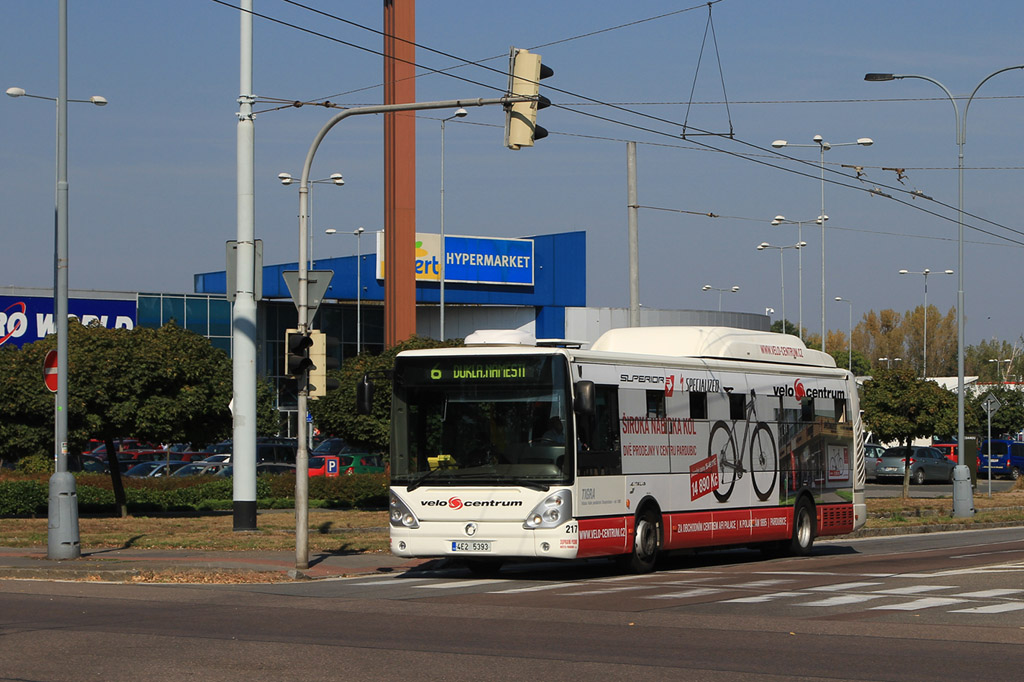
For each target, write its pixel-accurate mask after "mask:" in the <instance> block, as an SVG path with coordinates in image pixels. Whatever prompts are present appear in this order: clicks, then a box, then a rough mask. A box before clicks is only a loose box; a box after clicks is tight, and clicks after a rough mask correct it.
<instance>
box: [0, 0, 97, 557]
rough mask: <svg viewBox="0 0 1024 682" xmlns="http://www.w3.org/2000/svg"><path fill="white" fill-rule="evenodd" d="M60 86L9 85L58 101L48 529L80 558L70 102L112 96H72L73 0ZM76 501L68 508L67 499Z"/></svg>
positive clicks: (51, 550)
mask: <svg viewBox="0 0 1024 682" xmlns="http://www.w3.org/2000/svg"><path fill="white" fill-rule="evenodd" d="M59 14H60V20H59V31H58V32H59V37H58V43H59V45H58V52H59V55H58V57H59V64H58V72H59V73H58V76H59V78H58V81H59V82H58V86H57V92H58V96H57V97H44V96H42V95H32V94H29V93H27V92H25V88H19V87H12V88H7V91H6V92H7V95H8V97H31V98H32V99H45V100H48V101H50V102H54V103H55V104H56V107H57V133H56V147H57V154H56V156H57V168H56V191H55V194H56V197H55V210H54V259H53V316H54V317H55V318H56V319H55V320H54V324H55V327H56V332H57V394H56V399H55V400H54V418H53V422H54V429H53V432H54V457H55V459H56V466H55V467H54V474H53V476H51V477H50V499H51V500H58V501H59V503H58V504H56V505H54V504H51V505H50V507H49V510H48V515H49V525H48V527H49V528H50V530H51V531H52V532H48V533H47V558H49V559H77V558H78V557H80V556H81V555H82V549H81V544H80V536H79V532H78V503H77V499H78V498H77V493H76V487H77V486H76V483H75V479H74V477H73V476H72V475H71V474H70V473H69V472H68V114H67V105H66V104H65V105H64V106H61V105H62V103H65V102H84V103H87V104H95V105H96V106H99V107H102V106H105V105H106V104H107V99H106V98H105V97H101V96H99V95H93V96H92V97H90V98H89V99H68V80H67V3H66V2H62V3H60V7H59ZM68 500H71V501H72V502H70V505H71V507H70V508H64V507H63V506H62V504H63V502H61V501H68Z"/></svg>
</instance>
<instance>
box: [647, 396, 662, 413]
mask: <svg viewBox="0 0 1024 682" xmlns="http://www.w3.org/2000/svg"><path fill="white" fill-rule="evenodd" d="M647 418H648V419H664V418H665V391H647Z"/></svg>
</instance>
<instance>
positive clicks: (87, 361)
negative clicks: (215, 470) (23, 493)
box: [0, 324, 231, 515]
mask: <svg viewBox="0 0 1024 682" xmlns="http://www.w3.org/2000/svg"><path fill="white" fill-rule="evenodd" d="M55 342H56V340H55V339H54V338H53V337H48V338H46V339H43V340H40V341H37V342H35V343H32V344H27V345H26V346H24V347H23V348H21V349H20V350H18V349H12V350H6V349H4V351H3V353H0V386H2V387H3V389H4V393H3V398H2V401H3V402H2V403H0V406H2V407H0V409H2V412H0V448H2V450H0V452H2V454H3V456H4V457H5V458H12V456H21V455H22V454H33V453H36V452H44V453H45V452H47V451H48V450H49V451H52V442H53V428H54V427H53V407H52V405H53V399H52V397H50V394H49V393H48V392H47V391H46V389H45V388H44V387H43V382H42V380H41V376H40V373H41V368H42V357H43V356H44V355H45V353H46V351H47V350H49V349H50V348H52V347H53V346H54V345H55ZM68 349H69V358H68V445H69V450H70V451H71V452H81V450H82V447H83V446H84V445H85V443H86V442H87V441H88V439H90V438H99V439H101V440H103V441H104V442H105V443H106V446H107V452H108V456H109V458H110V460H111V461H110V464H111V467H110V469H111V480H112V483H113V486H114V494H115V498H116V499H117V501H118V507H119V509H120V512H121V514H122V515H124V514H125V511H126V510H125V506H124V490H123V487H122V486H121V481H120V470H119V469H118V467H117V454H116V450H115V448H114V440H115V439H117V438H121V437H124V436H134V437H136V438H139V439H142V440H148V441H152V442H159V443H168V442H176V441H188V442H194V443H202V442H209V441H211V440H216V439H220V438H223V437H225V436H226V435H227V434H228V433H229V429H230V424H231V414H230V412H229V410H228V403H229V402H230V400H231V361H230V359H229V358H228V356H227V355H225V354H224V353H223V352H222V351H220V350H218V349H216V348H214V347H213V346H211V345H210V342H209V340H207V339H205V338H203V337H202V336H199V335H198V334H194V333H192V332H189V331H186V330H184V329H181V328H179V327H177V326H175V325H173V324H168V325H164V326H163V327H161V328H160V329H150V328H145V327H138V328H136V329H132V330H128V329H105V328H103V327H102V326H99V325H98V324H94V325H91V326H88V327H84V326H82V325H77V324H74V325H70V327H69V334H68ZM47 443H49V447H47Z"/></svg>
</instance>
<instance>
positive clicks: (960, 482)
mask: <svg viewBox="0 0 1024 682" xmlns="http://www.w3.org/2000/svg"><path fill="white" fill-rule="evenodd" d="M1014 69H1024V64H1018V65H1016V66H1007V67H1005V68H1002V69H999V70H997V71H993V72H992V73H990V74H989V75H987V76H985V77H984V78H983V79H981V82H980V83H978V85H977V86H976V87H975V88H974V91H973V92H971V96H970V97H968V98H967V103H966V104H965V105H964V117H963V124H962V125H961V121H960V110H959V108H958V107H957V104H956V98H954V97H953V94H952V93H951V92H950V91H949V88H947V87H946V86H945V85H943V84H942V83H940V82H939V81H937V80H935V79H934V78H932V77H930V76H921V75H917V74H892V73H868V74H865V75H864V80H866V81H891V80H900V79H903V78H917V79H920V80H925V81H928V82H929V83H933V84H935V85H937V86H938V87H940V88H941V89H942V91H943V92H945V93H946V97H948V98H949V101H950V103H951V104H952V105H953V115H954V116H955V117H956V147H957V167H956V170H957V267H958V268H959V270H958V272H957V292H956V337H957V338H956V342H957V353H956V371H957V405H956V421H957V443H958V444H959V447H957V462H958V464H957V468H956V469H955V470H954V471H953V516H957V517H964V516H973V515H974V505H973V502H974V500H973V495H972V493H971V488H970V485H971V479H970V474H969V472H968V471H967V454H966V453H965V452H964V442H965V439H966V431H965V427H964V142H965V141H966V138H967V110H968V109H969V108H970V106H971V101H972V100H973V99H974V96H975V95H976V94H977V93H978V90H979V89H980V88H981V86H982V85H984V84H985V83H986V82H987V81H988V80H989V79H990V78H992V77H993V76H997V75H999V74H1001V73H1003V72H1004V71H1012V70H1014ZM968 505H969V506H968Z"/></svg>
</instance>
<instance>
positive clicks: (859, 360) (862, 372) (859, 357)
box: [828, 346, 871, 377]
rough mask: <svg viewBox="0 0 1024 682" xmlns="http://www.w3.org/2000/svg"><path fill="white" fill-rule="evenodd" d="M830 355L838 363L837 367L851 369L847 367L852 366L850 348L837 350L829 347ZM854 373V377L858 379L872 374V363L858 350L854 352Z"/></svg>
mask: <svg viewBox="0 0 1024 682" xmlns="http://www.w3.org/2000/svg"><path fill="white" fill-rule="evenodd" d="M828 354H829V355H831V356H832V358H833V359H834V360H835V361H836V367H842V368H843V369H850V368H849V367H847V365H848V364H850V351H849V349H848V348H836V347H835V346H829V351H828ZM852 371H853V375H854V376H858V377H862V376H866V375H868V374H871V362H870V361H869V360H868V359H867V358H866V357H864V354H863V353H861V352H860V351H859V350H856V349H854V351H853V370H852Z"/></svg>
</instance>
